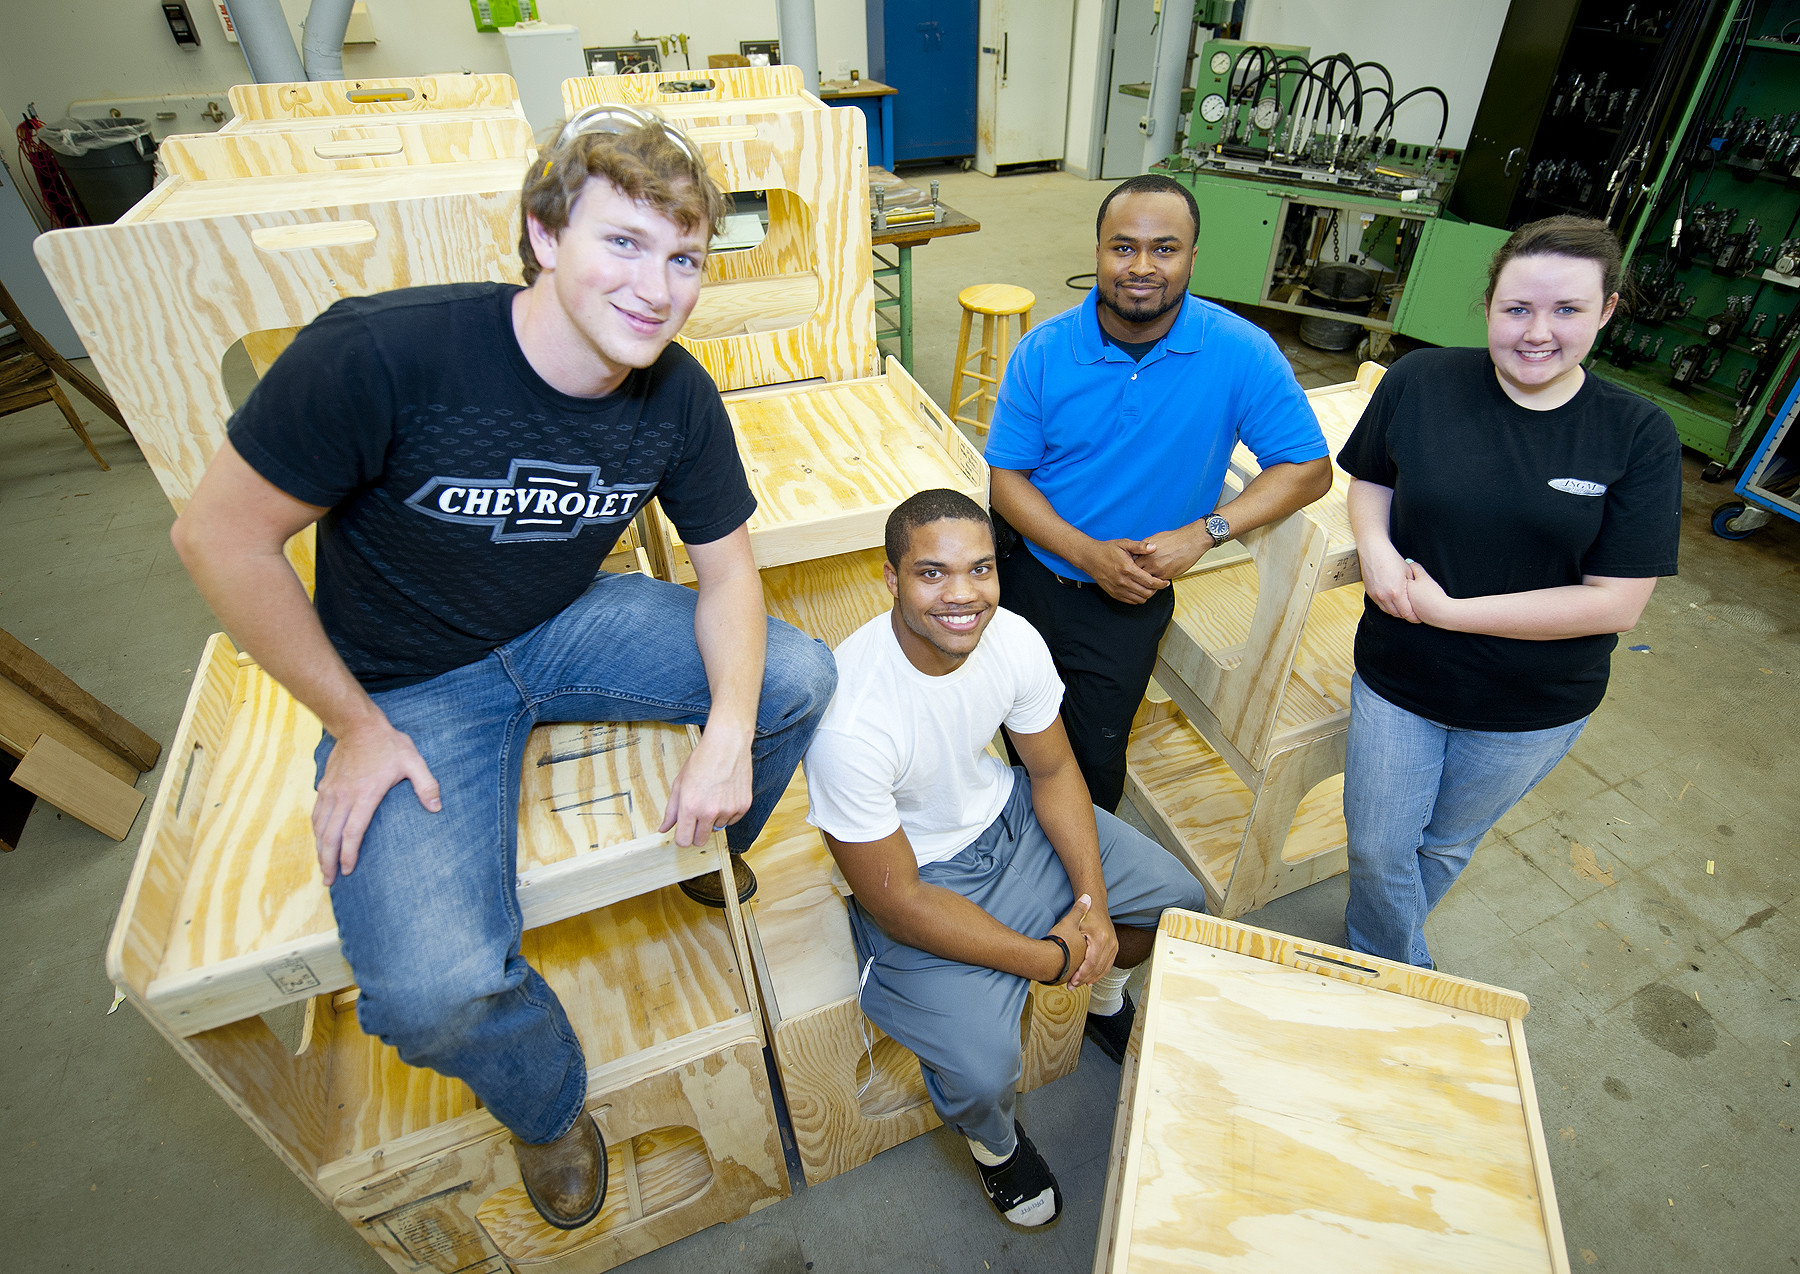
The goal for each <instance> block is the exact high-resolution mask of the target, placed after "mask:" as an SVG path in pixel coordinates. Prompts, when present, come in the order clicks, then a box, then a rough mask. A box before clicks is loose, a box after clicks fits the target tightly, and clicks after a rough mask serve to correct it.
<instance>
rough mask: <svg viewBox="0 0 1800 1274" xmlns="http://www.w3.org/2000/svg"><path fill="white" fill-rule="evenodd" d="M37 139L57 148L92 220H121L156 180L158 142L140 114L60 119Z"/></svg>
mask: <svg viewBox="0 0 1800 1274" xmlns="http://www.w3.org/2000/svg"><path fill="white" fill-rule="evenodd" d="M38 139H39V140H40V141H42V142H43V143H44V145H46V146H48V147H49V148H50V149H51V150H53V151H55V152H56V162H57V163H58V164H59V165H61V167H62V170H63V172H64V173H65V174H67V175H68V178H69V184H70V185H71V186H73V187H75V194H76V196H77V197H78V198H79V199H80V200H81V206H82V207H83V208H84V209H86V210H87V215H88V220H89V221H90V222H92V223H93V224H94V225H97V226H98V225H109V224H111V223H112V222H114V221H117V220H118V219H119V218H120V217H122V216H123V215H124V214H125V213H126V212H127V211H128V210H129V209H130V208H131V205H132V204H134V203H136V202H137V201H138V200H140V199H142V198H143V197H144V196H145V195H147V194H149V193H150V187H152V186H153V185H155V184H156V162H155V155H156V142H155V141H154V140H153V139H152V138H151V136H150V125H149V124H147V123H145V122H144V121H143V120H141V119H132V118H130V117H129V116H125V117H118V116H114V117H112V118H110V119H64V120H58V121H57V122H56V123H54V124H46V125H45V126H44V127H43V128H42V129H41V130H39V132H38Z"/></svg>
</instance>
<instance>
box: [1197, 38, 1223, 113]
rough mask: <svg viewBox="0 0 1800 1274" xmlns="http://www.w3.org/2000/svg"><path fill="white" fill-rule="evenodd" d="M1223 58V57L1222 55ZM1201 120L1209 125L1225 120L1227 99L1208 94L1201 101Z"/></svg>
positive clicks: (1215, 94)
mask: <svg viewBox="0 0 1800 1274" xmlns="http://www.w3.org/2000/svg"><path fill="white" fill-rule="evenodd" d="M1221 56H1223V55H1221ZM1200 118H1201V119H1203V120H1205V121H1206V122H1207V123H1208V124H1217V123H1218V122H1219V121H1220V120H1222V119H1224V118H1225V99H1224V98H1223V97H1221V96H1219V94H1217V93H1208V94H1207V95H1206V96H1205V97H1203V98H1201V99H1200Z"/></svg>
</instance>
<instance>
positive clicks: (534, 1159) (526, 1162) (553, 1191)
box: [513, 1111, 606, 1230]
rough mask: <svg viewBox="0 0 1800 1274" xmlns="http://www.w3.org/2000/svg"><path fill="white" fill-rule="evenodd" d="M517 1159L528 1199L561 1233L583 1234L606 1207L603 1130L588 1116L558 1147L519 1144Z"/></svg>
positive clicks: (515, 1145)
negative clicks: (604, 1204) (585, 1227)
mask: <svg viewBox="0 0 1800 1274" xmlns="http://www.w3.org/2000/svg"><path fill="white" fill-rule="evenodd" d="M513 1155H514V1157H515V1158H517V1159H518V1161H519V1175H520V1176H521V1177H522V1178H524V1181H525V1193H526V1195H527V1196H529V1197H530V1199H531V1206H532V1207H534V1208H536V1209H537V1211H538V1215H539V1216H541V1217H543V1218H544V1220H545V1221H548V1222H549V1223H550V1224H551V1225H554V1226H555V1227H556V1228H557V1229H559V1230H579V1229H580V1228H581V1227H582V1226H584V1225H586V1224H587V1223H588V1222H589V1221H592V1220H593V1219H594V1218H595V1217H597V1216H599V1215H600V1205H601V1204H603V1203H605V1202H606V1142H605V1141H604V1140H603V1139H602V1138H601V1136H600V1125H598V1124H596V1123H595V1122H594V1117H593V1116H592V1115H590V1114H588V1113H587V1112H586V1111H583V1112H582V1113H581V1114H580V1115H579V1116H578V1117H577V1118H576V1120H575V1126H574V1127H572V1128H570V1129H569V1131H567V1132H565V1133H564V1134H563V1135H562V1136H560V1137H558V1138H557V1139H556V1140H555V1141H547V1142H544V1143H543V1144H542V1145H533V1144H531V1143H530V1142H525V1141H520V1140H519V1139H518V1138H517V1137H514V1138H513Z"/></svg>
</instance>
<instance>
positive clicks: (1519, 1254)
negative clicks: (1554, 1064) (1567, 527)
mask: <svg viewBox="0 0 1800 1274" xmlns="http://www.w3.org/2000/svg"><path fill="white" fill-rule="evenodd" d="M1527 1008H1528V1006H1527V1005H1526V1003H1525V1001H1524V997H1522V996H1519V995H1517V994H1515V993H1513V992H1508V991H1503V990H1500V989H1498V988H1495V987H1487V986H1483V985H1481V984H1479V983H1471V982H1466V981H1463V980H1462V979H1458V978H1451V977H1448V976H1446V975H1443V974H1437V973H1433V972H1432V971H1430V970H1420V969H1412V968H1410V967H1408V966H1404V965H1395V964H1391V963H1389V962H1387V961H1383V960H1378V959H1376V958H1374V957H1369V956H1363V955H1359V954H1357V953H1355V952H1351V951H1345V950H1342V949H1339V948H1335V947H1326V946H1322V945H1320V944H1316V943H1307V942H1302V941H1299V940H1295V939H1288V938H1284V937H1282V936H1281V935H1277V934H1271V933H1267V932H1266V931H1263V930H1258V929H1252V928H1250V927H1249V926H1247V925H1238V924H1233V923H1231V922H1230V921H1223V920H1217V919H1212V918H1209V917H1204V916H1197V915H1194V914H1192V913H1189V912H1174V911H1171V912H1168V913H1165V915H1164V917H1163V921H1162V924H1161V926H1160V931H1159V933H1158V936H1157V943H1156V953H1155V961H1154V964H1153V965H1152V968H1151V973H1150V982H1149V985H1148V986H1147V987H1146V990H1145V994H1144V997H1143V1002H1142V1004H1141V1005H1140V1007H1139V1009H1138V1013H1139V1035H1138V1037H1137V1040H1136V1047H1135V1050H1134V1051H1135V1058H1134V1063H1135V1064H1134V1065H1132V1066H1129V1067H1127V1070H1126V1084H1127V1088H1126V1090H1125V1091H1124V1092H1122V1093H1121V1097H1120V1108H1119V1116H1118V1119H1119V1123H1118V1126H1117V1128H1116V1129H1115V1139H1114V1147H1115V1148H1114V1152H1113V1154H1112V1157H1111V1160H1110V1164H1109V1172H1108V1178H1107V1194H1106V1202H1105V1208H1104V1214H1103V1219H1102V1226H1101V1233H1100V1239H1099V1243H1098V1248H1097V1251H1096V1256H1095V1263H1094V1269H1095V1271H1096V1274H1099V1272H1101V1271H1106V1272H1110V1274H1123V1272H1125V1271H1133V1272H1137V1271H1143V1272H1146V1274H1147V1272H1150V1271H1175V1270H1182V1271H1188V1270H1213V1271H1236V1270H1246V1269H1279V1268H1285V1267H1286V1266H1288V1265H1290V1264H1292V1263H1293V1262H1294V1261H1295V1260H1296V1259H1300V1258H1299V1257H1297V1255H1296V1254H1306V1253H1312V1254H1315V1255H1316V1254H1318V1253H1322V1252H1329V1253H1330V1258H1329V1263H1330V1265H1331V1267H1332V1268H1333V1269H1334V1270H1347V1271H1363V1270H1369V1271H1374V1270H1381V1271H1389V1270H1396V1269H1438V1270H1466V1271H1496V1272H1497V1271H1502V1270H1505V1271H1525V1270H1542V1271H1547V1272H1560V1271H1567V1269H1568V1256H1567V1252H1566V1250H1565V1248H1564V1245H1563V1237H1562V1225H1561V1220H1560V1217H1559V1215H1558V1212H1557V1207H1556V1197H1555V1190H1554V1187H1553V1185H1552V1183H1551V1181H1550V1177H1549V1172H1548V1162H1547V1160H1546V1159H1545V1158H1544V1157H1543V1153H1542V1150H1543V1128H1542V1125H1541V1123H1540V1121H1539V1117H1538V1110H1537V1103H1536V1094H1535V1089H1534V1088H1533V1086H1532V1080H1531V1069H1530V1063H1529V1060H1528V1058H1527V1056H1526V1051H1525V1040H1524V1024H1523V1022H1522V1020H1521V1019H1522V1018H1523V1016H1524V1014H1525V1012H1526V1011H1527Z"/></svg>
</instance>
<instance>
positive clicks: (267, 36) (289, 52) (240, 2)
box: [225, 0, 306, 84]
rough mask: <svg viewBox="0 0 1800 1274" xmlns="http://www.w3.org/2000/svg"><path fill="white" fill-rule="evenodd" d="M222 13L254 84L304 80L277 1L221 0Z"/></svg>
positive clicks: (304, 75) (304, 69)
mask: <svg viewBox="0 0 1800 1274" xmlns="http://www.w3.org/2000/svg"><path fill="white" fill-rule="evenodd" d="M225 11H226V12H227V13H228V14H230V15H231V25H232V26H233V27H234V28H236V30H237V33H238V48H240V49H242V50H243V52H244V61H246V62H248V63H249V64H250V77H251V78H252V79H254V80H255V81H256V82H257V83H258V84H287V83H291V82H292V81H294V80H303V79H305V78H306V68H305V67H304V66H302V65H301V64H300V52H299V50H298V49H296V48H295V47H294V33H293V32H292V31H290V30H288V24H287V15H286V14H285V13H283V12H282V11H281V0H225Z"/></svg>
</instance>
